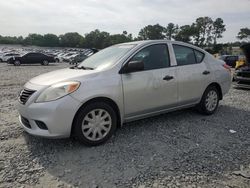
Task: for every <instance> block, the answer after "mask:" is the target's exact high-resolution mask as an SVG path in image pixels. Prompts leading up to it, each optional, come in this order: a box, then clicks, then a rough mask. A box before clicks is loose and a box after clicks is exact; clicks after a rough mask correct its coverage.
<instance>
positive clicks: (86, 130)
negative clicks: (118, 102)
mask: <svg viewBox="0 0 250 188" xmlns="http://www.w3.org/2000/svg"><path fill="white" fill-rule="evenodd" d="M101 117H102V118H104V119H102V118H101ZM99 118H100V119H99ZM101 122H103V123H104V125H100V123H101ZM105 123H106V124H105ZM116 128H117V116H116V113H115V111H114V109H113V108H112V107H111V106H110V105H108V104H107V103H105V102H93V103H90V104H88V105H86V106H84V107H82V108H81V109H80V110H79V111H78V113H77V115H76V117H75V119H74V124H73V135H74V137H75V138H76V139H77V140H79V141H80V142H81V143H83V144H84V145H87V146H97V145H100V144H103V143H104V142H106V141H107V140H108V139H109V138H110V137H111V136H112V135H113V134H114V132H115V130H116ZM97 135H98V136H97Z"/></svg>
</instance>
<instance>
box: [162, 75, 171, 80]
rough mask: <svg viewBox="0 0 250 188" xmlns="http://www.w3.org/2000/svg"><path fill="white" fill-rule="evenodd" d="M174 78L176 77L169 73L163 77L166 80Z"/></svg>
mask: <svg viewBox="0 0 250 188" xmlns="http://www.w3.org/2000/svg"><path fill="white" fill-rule="evenodd" d="M172 79H174V77H173V76H169V75H167V76H165V77H164V78H163V80H166V81H169V80H172Z"/></svg>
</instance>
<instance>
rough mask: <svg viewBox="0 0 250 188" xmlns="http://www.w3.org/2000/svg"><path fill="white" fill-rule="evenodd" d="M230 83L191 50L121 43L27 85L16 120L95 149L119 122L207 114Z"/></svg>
mask: <svg viewBox="0 0 250 188" xmlns="http://www.w3.org/2000/svg"><path fill="white" fill-rule="evenodd" d="M230 85H231V73H230V68H229V67H228V66H227V65H225V63H224V62H222V61H220V60H217V59H215V58H214V57H213V56H212V55H210V54H209V53H207V52H206V51H204V50H202V49H200V48H198V47H195V46H193V45H190V44H186V43H182V42H176V41H167V40H152V41H136V42H131V43H123V44H118V45H114V46H111V47H108V48H106V49H104V50H101V51H99V52H98V53H96V54H95V55H93V56H91V57H89V58H88V59H86V60H85V61H83V62H82V63H80V64H79V65H78V66H75V67H71V68H66V69H62V70H57V71H53V72H49V73H46V74H43V75H40V76H38V77H35V78H33V79H31V80H30V81H29V82H27V83H26V84H25V86H24V89H23V90H22V91H21V93H20V95H19V105H18V110H19V114H20V116H19V119H20V122H21V125H22V126H23V128H24V130H25V131H27V132H28V133H30V134H32V135H36V136H42V137H49V138H58V137H70V136H74V137H76V138H77V139H79V140H80V141H81V142H82V143H84V144H87V145H98V144H101V143H103V142H105V141H106V140H108V139H109V138H110V137H111V136H112V134H113V133H114V131H115V130H116V128H117V127H119V126H121V125H122V124H123V123H124V122H129V121H133V120H137V119H141V118H146V117H149V116H154V115H157V114H162V113H166V112H169V111H174V110H178V109H183V108H189V107H196V108H197V109H198V110H199V111H200V112H201V113H203V114H206V115H210V114H213V113H214V112H215V111H216V110H217V107H218V104H219V100H222V98H223V95H224V94H225V93H227V92H228V90H229V88H230Z"/></svg>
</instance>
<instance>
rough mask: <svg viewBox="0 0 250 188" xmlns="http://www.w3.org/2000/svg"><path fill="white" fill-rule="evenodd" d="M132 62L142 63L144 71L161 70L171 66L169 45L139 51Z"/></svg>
mask: <svg viewBox="0 0 250 188" xmlns="http://www.w3.org/2000/svg"><path fill="white" fill-rule="evenodd" d="M130 61H141V62H143V63H144V70H151V69H160V68H166V67H169V66H170V60H169V53H168V48H167V45H165V44H157V45H152V46H149V47H146V48H144V49H142V50H141V51H139V52H138V53H137V54H136V55H135V56H134V57H133V58H132V59H131V60H130Z"/></svg>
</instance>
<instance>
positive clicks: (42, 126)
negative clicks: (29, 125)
mask: <svg viewBox="0 0 250 188" xmlns="http://www.w3.org/2000/svg"><path fill="white" fill-rule="evenodd" d="M35 122H36V124H37V126H38V127H39V128H40V129H43V130H48V127H47V126H46V124H45V123H43V122H42V121H38V120H35Z"/></svg>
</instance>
